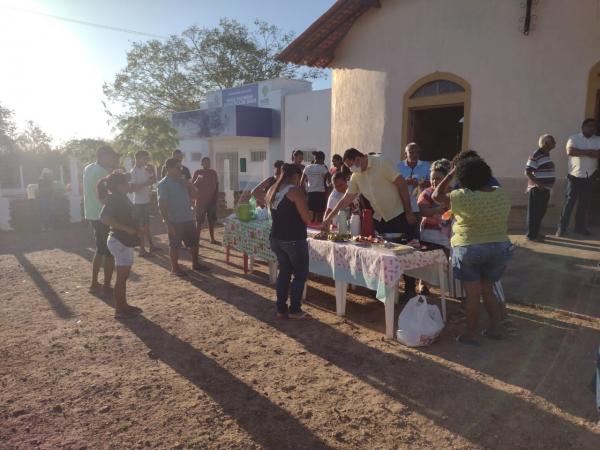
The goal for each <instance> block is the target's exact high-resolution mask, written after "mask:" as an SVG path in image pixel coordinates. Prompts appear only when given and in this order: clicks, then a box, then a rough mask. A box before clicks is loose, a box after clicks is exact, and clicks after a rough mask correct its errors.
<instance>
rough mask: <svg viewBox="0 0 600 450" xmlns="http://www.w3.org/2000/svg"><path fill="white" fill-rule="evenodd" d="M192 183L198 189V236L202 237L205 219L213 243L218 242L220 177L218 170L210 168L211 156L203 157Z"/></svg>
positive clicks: (196, 207)
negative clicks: (216, 235)
mask: <svg viewBox="0 0 600 450" xmlns="http://www.w3.org/2000/svg"><path fill="white" fill-rule="evenodd" d="M192 184H193V185H194V186H196V188H197V189H198V194H197V196H196V199H195V209H196V225H197V227H198V238H200V233H201V231H202V225H203V224H204V220H207V221H208V232H209V233H210V242H211V243H212V244H218V242H217V240H216V239H215V223H216V222H217V200H218V198H219V177H218V175H217V172H216V171H214V170H213V169H211V168H210V158H207V157H204V158H202V169H198V170H196V171H195V172H194V175H193V176H192Z"/></svg>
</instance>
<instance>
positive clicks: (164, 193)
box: [158, 158, 207, 277]
mask: <svg viewBox="0 0 600 450" xmlns="http://www.w3.org/2000/svg"><path fill="white" fill-rule="evenodd" d="M165 168H166V176H165V177H164V178H163V179H162V180H160V183H158V209H159V210H160V215H161V216H162V218H163V222H165V223H166V224H167V230H168V234H169V256H170V258H171V273H172V274H173V275H176V276H180V277H181V276H185V275H186V273H185V272H184V271H183V270H182V269H181V267H180V266H179V249H180V248H181V243H182V242H183V243H184V244H185V246H186V247H187V248H188V249H189V250H190V254H191V255H192V268H193V269H194V270H206V269H207V267H206V266H203V265H201V264H200V263H199V262H198V241H199V239H198V231H197V229H196V222H195V217H194V212H193V211H192V202H191V198H190V197H191V196H194V195H196V193H197V189H196V187H195V186H194V185H193V184H192V183H191V182H190V180H187V179H185V178H183V177H182V176H181V162H180V161H179V160H178V159H176V158H169V159H167V161H166V162H165Z"/></svg>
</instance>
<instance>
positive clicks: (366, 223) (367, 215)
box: [360, 209, 375, 237]
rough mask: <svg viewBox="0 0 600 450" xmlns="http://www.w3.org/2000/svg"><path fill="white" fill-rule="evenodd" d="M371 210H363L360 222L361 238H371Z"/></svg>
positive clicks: (372, 232)
mask: <svg viewBox="0 0 600 450" xmlns="http://www.w3.org/2000/svg"><path fill="white" fill-rule="evenodd" d="M374 231H375V230H374V229H373V210H372V209H363V212H362V221H361V224H360V235H361V236H366V237H368V236H373V234H374Z"/></svg>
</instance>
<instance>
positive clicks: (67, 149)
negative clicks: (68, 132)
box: [59, 139, 110, 166]
mask: <svg viewBox="0 0 600 450" xmlns="http://www.w3.org/2000/svg"><path fill="white" fill-rule="evenodd" d="M102 145H110V143H109V142H106V141H103V140H101V139H72V140H70V141H69V142H67V143H66V144H65V145H63V146H62V147H61V148H60V149H59V150H60V151H61V152H62V153H63V154H66V155H70V156H73V157H75V158H77V160H78V161H79V162H80V164H82V165H84V166H85V165H87V164H90V163H92V162H94V161H95V160H96V150H98V148H99V147H101V146H102Z"/></svg>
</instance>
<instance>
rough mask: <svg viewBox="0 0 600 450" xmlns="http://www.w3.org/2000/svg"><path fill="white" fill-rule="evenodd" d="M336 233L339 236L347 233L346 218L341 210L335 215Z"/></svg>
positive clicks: (344, 212)
mask: <svg viewBox="0 0 600 450" xmlns="http://www.w3.org/2000/svg"><path fill="white" fill-rule="evenodd" d="M337 232H338V233H339V234H347V233H348V216H347V215H346V211H344V210H343V209H342V210H340V212H338V215H337Z"/></svg>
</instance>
